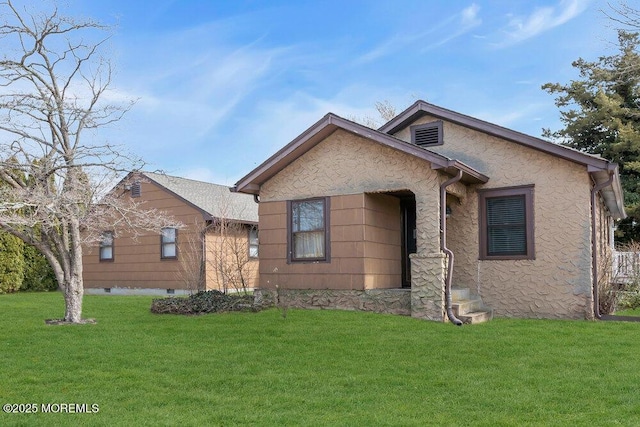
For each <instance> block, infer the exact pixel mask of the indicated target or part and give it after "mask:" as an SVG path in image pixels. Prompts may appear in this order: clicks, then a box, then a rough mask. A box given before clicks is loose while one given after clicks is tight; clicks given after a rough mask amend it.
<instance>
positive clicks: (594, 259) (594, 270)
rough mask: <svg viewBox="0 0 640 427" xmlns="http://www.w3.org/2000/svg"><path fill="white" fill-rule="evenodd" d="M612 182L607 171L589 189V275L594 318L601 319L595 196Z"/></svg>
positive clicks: (611, 176)
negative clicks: (605, 176) (601, 178)
mask: <svg viewBox="0 0 640 427" xmlns="http://www.w3.org/2000/svg"><path fill="white" fill-rule="evenodd" d="M612 182H613V172H609V179H608V180H607V181H605V182H601V183H600V184H597V185H594V186H593V188H592V189H591V275H592V278H591V280H592V285H591V287H592V292H593V315H594V317H595V318H596V319H598V320H600V319H602V315H601V314H600V303H599V295H598V242H597V241H596V240H597V237H598V234H597V231H596V225H597V224H596V197H597V195H598V193H599V192H600V190H602V189H603V188H605V187H608V186H609V185H611V183H612Z"/></svg>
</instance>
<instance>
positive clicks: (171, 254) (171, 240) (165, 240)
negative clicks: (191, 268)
mask: <svg viewBox="0 0 640 427" xmlns="http://www.w3.org/2000/svg"><path fill="white" fill-rule="evenodd" d="M177 233H178V230H176V229H175V228H170V227H167V228H163V229H162V234H161V236H160V253H161V258H162V259H174V258H177V257H178V245H177V241H176V238H177Z"/></svg>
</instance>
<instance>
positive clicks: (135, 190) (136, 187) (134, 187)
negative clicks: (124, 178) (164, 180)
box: [131, 181, 141, 197]
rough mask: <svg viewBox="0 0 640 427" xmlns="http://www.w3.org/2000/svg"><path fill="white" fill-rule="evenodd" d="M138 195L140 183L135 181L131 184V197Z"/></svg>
mask: <svg viewBox="0 0 640 427" xmlns="http://www.w3.org/2000/svg"><path fill="white" fill-rule="evenodd" d="M140 194H141V190H140V182H139V181H135V182H134V183H133V184H131V197H140Z"/></svg>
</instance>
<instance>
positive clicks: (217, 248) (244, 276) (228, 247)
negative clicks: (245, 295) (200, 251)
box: [204, 224, 262, 291]
mask: <svg viewBox="0 0 640 427" xmlns="http://www.w3.org/2000/svg"><path fill="white" fill-rule="evenodd" d="M248 236H249V227H248V226H245V225H243V226H238V225H235V224H232V225H230V227H229V230H227V231H226V232H225V233H221V232H220V231H219V230H208V231H207V233H206V245H205V248H206V251H205V259H204V266H205V277H206V285H205V286H206V289H207V290H211V289H215V290H220V291H222V290H231V291H234V290H243V289H245V288H246V289H252V288H254V287H255V286H257V283H258V264H259V263H258V259H256V258H249V240H248ZM261 237H262V236H261Z"/></svg>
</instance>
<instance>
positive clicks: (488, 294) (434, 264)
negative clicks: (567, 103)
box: [235, 101, 625, 323]
mask: <svg viewBox="0 0 640 427" xmlns="http://www.w3.org/2000/svg"><path fill="white" fill-rule="evenodd" d="M235 191H238V192H243V193H249V194H254V195H258V196H259V200H260V204H259V216H260V221H259V225H260V284H259V287H260V289H259V290H258V292H257V295H258V296H264V297H267V296H268V295H269V294H270V293H272V292H273V289H274V287H275V285H279V289H280V294H281V295H285V296H286V299H287V300H288V301H289V303H290V304H291V305H293V306H315V307H338V308H347V309H365V310H374V311H384V312H393V313H404V314H411V315H412V316H414V317H419V318H425V319H431V320H436V321H443V320H446V319H447V318H449V319H451V320H452V321H454V322H455V323H459V322H458V321H459V320H461V319H459V318H462V317H464V319H462V320H466V321H469V320H470V319H472V318H473V316H463V315H464V310H463V308H464V307H463V306H464V303H463V302H460V305H458V304H454V303H453V302H452V301H454V300H459V299H462V300H477V301H475V302H474V304H475V303H478V301H480V299H481V301H482V303H483V304H484V306H485V307H488V309H486V310H485V311H486V312H488V313H491V311H493V313H494V314H495V315H497V316H507V317H533V318H572V319H578V318H593V317H594V316H595V317H599V312H598V309H597V304H594V299H595V300H597V298H598V295H597V292H598V291H597V286H595V285H596V283H595V282H596V277H598V264H599V263H600V262H601V259H602V258H603V256H604V254H605V253H606V252H607V251H608V250H610V248H611V245H612V238H613V237H612V228H613V220H615V219H618V218H624V217H625V212H624V207H623V196H622V190H621V187H620V180H619V174H618V167H617V165H616V164H613V163H611V162H609V161H607V160H605V159H602V158H600V157H597V156H592V155H588V154H584V153H581V152H578V151H576V150H572V149H569V148H566V147H563V146H560V145H556V144H553V143H550V142H547V141H544V140H542V139H538V138H534V137H531V136H528V135H525V134H522V133H519V132H516V131H513V130H510V129H506V128H503V127H500V126H497V125H494V124H491V123H488V122H485V121H482V120H479V119H476V118H473V117H469V116H466V115H463V114H460V113H456V112H453V111H450V110H447V109H444V108H440V107H437V106H435V105H432V104H428V103H426V102H424V101H418V102H416V103H414V104H413V105H412V106H411V107H409V108H408V109H407V110H405V111H403V112H402V113H400V114H399V115H398V116H397V117H395V118H394V119H393V120H391V121H389V122H388V123H387V124H385V125H384V126H382V127H381V128H380V129H378V130H373V129H369V128H367V127H365V126H362V125H360V124H357V123H354V122H352V121H349V120H346V119H343V118H341V117H338V116H336V115H334V114H327V115H326V116H325V117H323V118H322V119H321V120H320V121H318V122H317V123H316V124H314V125H313V126H311V127H310V128H309V129H307V130H306V131H304V132H303V133H302V134H301V135H300V136H298V137H297V138H296V139H294V140H293V141H291V142H290V143H289V144H288V145H286V146H285V147H283V148H282V149H281V150H280V151H278V152H277V153H276V154H274V155H273V156H272V157H270V158H269V159H267V160H266V161H265V162H264V163H262V164H261V165H260V166H258V167H257V168H256V169H254V170H253V171H252V172H250V173H249V174H248V175H246V176H245V177H244V178H242V179H241V180H240V181H238V182H237V183H236V186H235ZM454 256H455V261H454ZM448 266H451V267H452V271H451V272H449V271H448V269H447V267H448ZM450 285H452V286H453V288H454V289H453V290H451V289H450ZM467 311H482V310H479V309H478V308H469V309H468V310H467ZM485 314H486V313H485Z"/></svg>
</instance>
